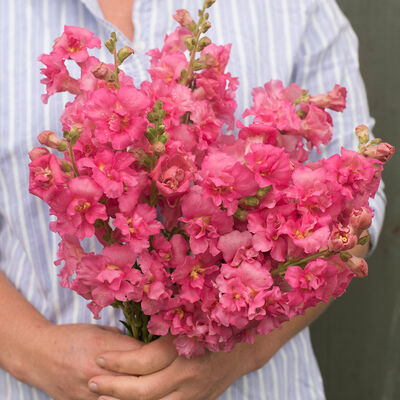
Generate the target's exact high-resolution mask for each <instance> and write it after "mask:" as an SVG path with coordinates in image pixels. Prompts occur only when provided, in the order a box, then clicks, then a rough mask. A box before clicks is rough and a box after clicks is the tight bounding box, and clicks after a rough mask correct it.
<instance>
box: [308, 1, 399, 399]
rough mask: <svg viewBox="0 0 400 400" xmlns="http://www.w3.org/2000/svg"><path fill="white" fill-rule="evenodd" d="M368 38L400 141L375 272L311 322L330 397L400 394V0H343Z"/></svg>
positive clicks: (366, 54) (379, 103)
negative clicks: (315, 320) (316, 319)
mask: <svg viewBox="0 0 400 400" xmlns="http://www.w3.org/2000/svg"><path fill="white" fill-rule="evenodd" d="M321 1H323V0H321ZM337 2H338V4H339V5H340V7H341V8H342V10H343V11H344V13H345V14H346V15H347V17H348V19H349V20H350V22H351V24H352V25H353V27H354V29H355V31H356V33H357V35H358V38H359V42H360V65H361V72H362V75H363V77H364V80H365V83H366V87H367V92H368V98H369V105H370V110H371V114H372V116H373V117H374V118H375V119H376V126H375V129H374V134H375V136H377V137H381V138H383V139H384V140H385V141H388V142H390V143H391V144H393V145H395V146H396V148H397V154H395V156H394V157H393V158H392V160H391V161H390V162H389V163H388V165H387V167H386V169H385V172H384V181H385V184H386V189H385V192H386V195H387V198H388V204H387V208H386V218H385V224H384V228H383V231H382V234H381V238H380V242H379V246H378V249H377V250H376V252H375V253H374V254H373V255H372V256H371V257H370V258H369V259H368V264H369V276H368V278H364V279H362V280H355V281H353V282H352V284H351V286H350V288H349V290H348V293H347V294H345V295H344V296H343V297H342V298H341V299H338V300H337V301H336V302H335V303H334V304H332V306H331V307H330V309H329V310H328V311H327V312H326V313H325V314H324V315H323V316H322V317H321V318H320V319H319V320H318V321H317V322H315V323H314V324H313V326H312V328H311V333H312V338H313V344H314V349H315V352H316V355H317V358H318V361H319V365H320V368H321V371H322V375H323V377H324V382H325V390H326V395H327V399H328V400H348V399H349V400H350V399H351V400H361V399H362V400H398V399H400V262H399V255H398V254H397V251H398V250H399V254H400V202H399V198H400V185H399V177H400V107H399V103H400V101H399V100H400V0H337Z"/></svg>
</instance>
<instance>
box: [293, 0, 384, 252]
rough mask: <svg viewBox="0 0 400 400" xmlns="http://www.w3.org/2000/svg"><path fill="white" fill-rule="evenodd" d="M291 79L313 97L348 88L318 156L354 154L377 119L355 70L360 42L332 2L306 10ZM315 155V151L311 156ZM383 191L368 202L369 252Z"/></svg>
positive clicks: (379, 225) (381, 215)
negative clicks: (363, 128)
mask: <svg viewBox="0 0 400 400" xmlns="http://www.w3.org/2000/svg"><path fill="white" fill-rule="evenodd" d="M292 77H293V81H294V82H297V83H299V84H300V86H302V87H304V88H306V89H308V90H309V92H310V93H312V94H316V93H323V92H326V91H328V90H331V89H332V88H333V87H334V85H335V84H336V83H337V84H339V85H341V86H344V87H346V88H347V90H348V93H347V108H346V109H345V111H344V112H343V113H336V112H332V114H331V115H332V117H333V123H334V134H333V139H332V141H331V142H330V143H329V144H328V145H327V146H326V147H324V148H323V149H322V156H323V157H329V156H331V155H332V154H335V153H338V152H340V149H341V147H345V148H347V149H352V150H356V149H357V145H358V139H357V137H356V136H355V134H354V130H355V127H356V126H357V125H360V124H365V125H367V126H368V127H369V129H370V131H372V128H373V127H374V124H375V120H374V119H373V118H372V117H371V116H370V112H369V107H368V100H367V95H366V91H365V85H364V82H363V79H362V77H361V73H360V69H359V58H358V39H357V36H356V34H355V33H354V30H353V28H352V27H351V25H350V23H349V21H348V19H347V18H346V17H345V15H344V14H343V12H342V11H341V10H340V8H339V6H338V5H337V3H336V1H335V0H324V1H321V0H315V1H312V3H311V4H310V6H309V7H308V9H307V18H306V24H305V27H304V34H303V38H302V41H301V46H300V48H299V51H298V53H297V58H296V61H295V66H294V70H293V75H292ZM317 157H318V155H317V154H316V153H315V152H313V153H312V155H311V158H312V159H315V158H317ZM383 189H384V185H383V182H382V183H381V185H380V188H379V190H378V192H377V194H376V195H375V198H374V199H371V200H370V206H371V207H372V209H373V210H374V212H375V216H374V218H373V222H372V225H371V227H370V228H369V233H370V235H371V250H370V253H369V254H371V253H372V252H373V250H375V248H376V245H377V243H378V238H379V234H380V231H381V228H382V224H383V219H384V214H385V205H386V197H385V194H384V191H383Z"/></svg>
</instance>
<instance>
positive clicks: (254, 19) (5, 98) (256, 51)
mask: <svg viewBox="0 0 400 400" xmlns="http://www.w3.org/2000/svg"><path fill="white" fill-rule="evenodd" d="M200 3H202V1H200V0H198V1H194V0H190V1H189V0H135V2H134V10H133V22H134V25H135V41H134V43H133V44H130V43H129V41H128V40H127V39H126V38H124V37H123V36H122V35H121V34H118V38H119V41H120V42H119V43H120V44H130V45H131V46H132V47H133V48H134V49H135V50H136V54H135V56H134V57H132V58H131V59H130V61H129V62H127V63H126V65H125V64H124V69H125V71H126V72H127V73H128V74H130V75H132V76H133V77H134V79H135V82H136V84H139V83H140V82H141V81H143V80H144V79H147V78H148V75H147V72H146V68H147V66H148V59H147V56H146V55H145V51H146V49H150V48H153V47H158V46H161V44H162V40H163V38H164V35H165V33H166V32H169V31H171V30H172V29H173V28H174V27H175V22H174V21H173V20H172V18H171V15H172V14H173V12H174V11H175V10H176V9H178V8H187V9H189V10H190V11H192V12H193V13H194V15H195V10H196V9H197V8H198V7H199V5H200ZM1 5H2V7H1V8H2V10H1V13H0V32H1V35H0V43H1V47H0V48H1V51H0V60H1V63H0V65H1V66H2V67H3V71H2V73H1V74H0V88H1V96H0V135H1V140H0V268H1V270H2V271H3V272H4V273H5V274H6V276H7V277H8V278H9V279H10V280H11V281H12V282H13V283H14V285H15V286H16V287H17V288H18V289H19V290H20V291H21V292H22V293H23V295H24V296H25V297H26V298H27V299H28V300H29V301H30V302H31V303H33V304H34V306H35V307H36V308H37V309H38V310H39V311H40V312H41V313H43V314H44V315H45V316H46V318H48V319H49V320H51V321H53V322H55V323H57V324H65V323H74V322H92V323H95V321H94V320H93V319H92V316H91V314H90V312H89V311H88V309H87V308H86V301H84V300H83V299H82V298H80V297H79V296H78V295H76V294H74V293H73V292H71V291H69V290H66V289H62V288H61V287H60V285H59V284H58V278H57V273H56V272H57V271H56V269H55V267H54V266H53V261H54V259H55V258H56V251H57V237H56V235H55V234H53V233H50V232H49V229H48V224H49V217H48V209H47V206H46V205H45V204H44V203H43V202H42V201H41V200H39V199H37V198H35V197H33V196H31V195H30V194H28V168H27V164H28V156H27V152H28V150H30V149H31V148H32V147H33V146H35V145H37V142H36V136H37V134H38V133H39V132H41V131H42V130H44V129H51V130H54V131H58V132H60V124H59V122H58V118H59V117H60V115H61V112H62V109H63V105H64V104H65V102H66V101H67V100H68V96H67V95H65V94H58V95H56V96H54V97H53V98H51V99H50V101H49V105H47V106H44V105H43V104H42V103H41V101H40V94H41V93H42V92H43V88H42V86H41V85H40V83H39V80H40V76H39V69H40V65H39V63H38V62H37V61H36V58H37V56H38V55H39V54H41V53H43V52H49V51H50V49H51V44H52V41H53V39H54V38H56V37H58V36H59V35H60V33H61V31H62V29H63V25H64V24H66V25H80V26H84V27H86V28H88V29H90V30H91V31H93V32H94V33H95V34H96V35H97V36H99V37H100V38H101V40H102V41H103V42H104V40H105V39H106V38H107V37H109V34H110V32H111V30H115V28H114V27H113V26H111V25H110V24H109V23H108V22H107V21H105V20H104V19H103V17H102V13H101V11H100V9H99V6H98V4H97V1H96V0H82V1H80V0H11V1H5V0H4V1H2V2H1ZM210 19H211V22H212V23H213V29H212V30H211V36H212V38H213V39H214V40H215V42H216V43H218V44H224V43H233V47H232V56H231V61H230V64H229V66H228V68H229V70H230V71H231V72H232V74H233V75H234V76H238V77H239V79H240V88H239V91H238V96H237V99H238V103H239V107H238V109H239V110H243V109H244V107H248V106H249V103H250V100H251V96H250V91H251V88H253V87H256V86H261V85H262V84H264V83H265V82H266V81H268V80H270V79H272V78H278V79H281V80H283V82H284V83H285V84H288V83H290V82H298V83H299V84H300V85H301V86H302V87H305V88H308V89H309V90H310V92H311V93H320V92H323V91H326V90H329V89H331V88H332V87H333V85H334V84H335V83H339V84H341V85H343V86H346V87H347V88H348V90H349V96H348V104H349V107H348V109H347V110H346V111H345V113H344V114H342V115H335V116H334V121H335V123H336V131H335V137H334V140H333V142H332V143H331V144H330V145H329V146H328V147H327V148H325V149H324V151H323V156H327V155H330V154H333V153H337V152H338V151H339V149H340V147H341V146H345V147H348V148H352V147H354V146H355V143H354V137H353V136H352V132H353V128H354V127H355V126H356V125H357V124H360V123H367V124H368V125H369V126H370V127H372V125H373V123H374V121H373V119H371V118H370V116H369V111H368V104H367V100H366V96H365V90H364V85H363V82H362V80H361V77H360V74H359V70H358V56H357V39H356V37H355V34H354V32H353V30H352V28H351V26H350V24H349V22H348V21H347V20H346V18H345V17H344V16H343V14H342V12H341V11H340V10H339V8H338V6H337V4H336V3H335V1H334V0H248V1H244V0H218V1H217V3H216V4H215V6H213V8H212V10H211V17H210ZM100 56H101V57H102V58H106V57H109V55H107V54H106V53H105V52H103V54H100ZM315 156H316V155H313V157H315ZM384 204H385V197H384V194H383V192H382V191H380V192H379V193H378V195H377V196H376V199H375V200H374V202H373V206H374V208H375V209H376V216H375V220H374V223H373V226H372V228H371V233H372V236H373V243H374V244H376V241H377V238H378V234H379V231H380V227H381V224H382V221H383V215H384ZM86 245H87V246H88V248H90V249H91V250H95V248H96V244H95V243H94V241H88V242H87V243H86ZM118 319H119V316H118V315H117V314H115V311H114V310H113V309H111V307H110V308H109V310H106V311H104V312H103V314H102V319H101V320H100V323H102V324H110V325H118ZM0 323H4V322H3V321H2V322H0ZM324 398H325V396H324V393H323V385H322V380H321V376H320V372H319V370H318V366H317V363H316V360H315V357H314V354H313V351H312V348H311V344H310V338H309V331H308V329H305V330H304V331H303V332H301V333H300V334H298V335H297V336H296V337H294V338H293V339H292V340H291V341H290V342H289V343H287V344H286V345H285V346H284V347H283V348H282V349H281V350H280V351H279V352H278V353H277V354H276V355H275V356H274V358H273V359H272V360H271V361H270V362H269V363H268V364H267V365H265V366H264V367H263V368H262V369H260V370H259V371H256V372H254V373H251V374H249V375H247V376H244V377H243V378H242V379H240V380H239V381H237V382H236V383H235V384H234V385H232V387H231V388H229V390H228V391H227V392H226V393H225V394H224V395H223V396H221V398H220V399H224V400H225V399H226V400H228V399H229V400H250V399H251V400H256V399H257V400H259V399H265V400H267V399H268V400H300V399H304V400H320V399H324ZM0 399H1V400H6V399H7V400H22V399H25V400H31V399H33V400H45V399H48V396H46V395H45V394H44V393H43V392H40V391H38V390H36V389H34V388H31V387H28V386H26V385H25V384H23V383H21V382H18V381H17V380H15V379H14V378H13V377H12V376H10V375H9V374H8V373H7V372H6V371H3V370H0Z"/></svg>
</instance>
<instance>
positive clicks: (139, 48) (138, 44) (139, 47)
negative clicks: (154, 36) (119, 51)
mask: <svg viewBox="0 0 400 400" xmlns="http://www.w3.org/2000/svg"><path fill="white" fill-rule="evenodd" d="M133 50H135V51H136V52H137V53H143V52H144V51H145V50H146V43H144V42H141V41H139V42H136V43H135V46H134V48H133Z"/></svg>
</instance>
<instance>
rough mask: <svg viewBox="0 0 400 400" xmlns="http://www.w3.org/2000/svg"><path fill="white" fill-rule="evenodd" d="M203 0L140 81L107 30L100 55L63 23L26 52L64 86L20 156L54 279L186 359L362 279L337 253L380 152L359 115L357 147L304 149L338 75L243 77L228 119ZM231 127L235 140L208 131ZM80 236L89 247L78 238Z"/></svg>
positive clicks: (318, 131) (365, 220) (363, 206)
mask: <svg viewBox="0 0 400 400" xmlns="http://www.w3.org/2000/svg"><path fill="white" fill-rule="evenodd" d="M213 2H214V1H212V0H206V1H205V2H204V6H203V8H202V9H201V10H200V11H199V19H198V21H197V22H196V21H194V20H193V19H192V17H191V16H190V15H189V13H188V12H187V11H185V10H178V11H177V13H176V15H175V16H174V18H175V19H176V21H177V22H178V23H179V26H178V27H177V28H176V29H175V31H174V32H173V33H171V34H170V35H167V36H166V37H165V41H164V46H163V48H162V49H161V50H158V49H154V50H150V51H149V52H148V53H147V54H148V55H149V57H150V68H149V74H150V77H151V80H149V81H145V82H143V83H142V84H141V86H140V88H139V87H136V86H135V85H134V82H133V80H132V79H131V77H129V76H127V75H126V74H125V73H124V72H123V71H122V70H121V69H120V68H121V65H122V63H123V62H124V61H125V60H127V59H128V57H129V56H131V55H132V53H133V50H132V49H130V48H129V47H123V48H122V49H119V50H118V49H117V39H116V36H115V34H112V35H111V38H110V39H109V40H108V41H107V42H106V43H105V46H106V47H107V49H108V50H109V51H110V53H111V54H112V55H113V59H114V62H113V63H112V64H105V63H103V62H101V61H100V60H98V59H97V58H96V57H94V56H92V55H89V53H88V49H91V48H93V47H100V40H99V39H98V38H96V37H94V36H93V34H92V33H91V32H89V31H88V30H87V29H85V28H77V27H71V26H66V27H65V30H64V32H63V33H62V35H61V37H59V38H58V39H56V41H55V43H54V46H53V50H52V52H51V53H50V54H43V55H41V56H40V57H39V60H40V61H41V62H42V63H43V64H44V65H45V67H44V68H43V69H42V73H43V75H44V76H45V78H44V79H43V80H42V82H43V83H44V84H45V85H46V94H44V95H43V96H42V100H43V101H44V102H45V103H46V102H47V100H48V98H49V96H51V95H53V94H54V93H56V92H62V91H68V92H70V93H72V94H73V95H75V98H74V100H73V101H71V102H69V103H67V105H66V106H65V109H64V111H63V114H62V116H61V123H62V127H63V137H62V138H60V137H58V136H57V135H56V134H55V133H54V132H51V131H44V132H42V133H40V135H39V142H40V143H41V144H42V145H44V146H45V147H36V148H34V149H33V150H32V151H31V152H30V158H31V160H32V161H31V163H30V165H29V168H30V192H31V193H33V194H34V195H36V196H38V197H40V198H41V199H43V200H44V201H45V202H46V203H47V204H48V205H49V207H50V214H51V215H52V216H54V219H53V221H52V222H51V223H50V229H51V230H52V231H53V232H56V233H58V234H59V235H60V237H61V242H60V245H59V252H58V260H57V261H56V265H57V266H60V267H61V270H60V277H61V282H60V283H61V285H62V286H63V287H66V288H70V289H72V290H74V291H76V292H77V293H78V294H80V295H81V296H83V297H84V298H85V299H87V300H89V301H90V303H89V305H88V307H89V308H90V310H91V311H92V312H93V314H94V316H95V318H99V312H100V311H101V310H102V309H103V308H104V307H107V306H113V307H117V308H120V309H122V310H123V312H124V314H125V317H126V321H125V322H124V324H125V326H126V327H127V330H128V332H129V334H131V335H132V336H134V337H136V338H138V339H141V340H143V341H145V342H148V341H150V340H152V339H154V338H156V337H157V336H160V335H166V334H168V333H169V334H172V335H174V336H175V341H174V343H175V345H176V347H177V349H178V352H179V353H180V354H184V355H185V356H187V357H190V356H194V355H198V354H202V353H204V351H205V350H206V349H207V350H210V351H229V350H231V349H232V347H233V346H234V345H235V344H236V343H238V342H243V341H245V342H249V343H252V342H253V341H254V338H255V336H256V335H258V334H262V335H265V334H267V333H269V332H270V331H271V330H273V329H275V328H278V327H279V326H280V325H281V324H282V323H283V322H285V321H287V320H289V319H290V318H292V317H294V316H296V315H298V314H302V313H303V312H304V311H305V310H306V309H307V308H308V307H312V306H315V305H316V304H317V303H318V302H321V301H323V302H328V301H329V299H331V298H336V297H338V296H340V295H342V294H343V293H344V291H345V290H346V288H347V286H348V285H349V283H350V281H351V279H352V278H353V277H355V276H356V277H363V276H365V275H367V264H366V262H365V261H364V260H363V259H360V258H357V257H354V256H352V255H351V254H350V253H349V250H351V249H352V248H353V247H355V246H356V245H357V244H365V243H367V242H368V234H367V233H366V230H367V229H368V227H369V226H370V224H371V219H372V216H373V211H372V210H371V208H370V207H369V205H368V200H369V198H371V197H373V196H374V195H375V193H376V191H377V189H378V186H379V182H380V177H381V172H382V167H383V164H384V162H385V161H387V160H388V159H389V158H390V156H391V155H392V153H393V147H391V146H390V145H388V144H386V143H381V142H380V141H379V140H372V141H370V140H369V135H368V129H367V128H366V127H365V126H359V127H358V128H357V129H356V134H357V136H358V138H359V142H360V145H359V151H358V152H356V151H351V150H346V149H342V150H341V154H340V155H339V154H337V155H334V156H332V157H330V158H327V159H321V160H319V161H317V162H310V161H308V150H311V149H312V148H317V149H319V147H320V146H321V145H325V144H327V143H328V142H329V141H330V139H331V138H332V129H333V127H332V118H331V116H330V114H329V113H328V112H327V111H326V109H330V110H334V111H337V112H341V111H343V109H344V108H345V98H346V89H345V88H343V87H341V86H339V85H336V86H335V87H334V88H333V89H332V90H331V91H330V92H328V93H325V94H319V95H310V94H308V92H307V91H306V90H304V89H302V88H300V87H299V86H298V85H297V84H292V85H290V86H288V87H284V86H283V84H282V82H280V81H276V80H275V81H270V82H268V83H266V84H265V85H264V86H263V87H260V88H255V89H253V92H252V95H253V105H252V106H251V108H250V109H248V110H245V111H244V113H243V116H252V117H253V118H252V123H251V124H249V125H248V126H245V125H243V124H242V123H241V122H239V121H237V122H236V123H235V118H234V112H235V110H236V102H235V90H236V88H237V86H238V79H237V78H235V77H233V76H231V74H230V73H228V72H226V66H227V63H228V60H229V53H230V48H231V46H230V45H224V46H220V45H216V44H213V43H211V41H210V39H209V38H208V37H206V36H204V35H203V34H204V33H205V32H206V31H207V30H208V29H209V28H210V22H209V20H208V13H207V9H208V8H209V7H210V6H211V5H212V3H213ZM66 60H74V61H75V62H76V64H77V65H78V66H79V67H80V70H81V76H80V78H79V79H75V78H73V77H71V76H70V74H69V72H68V70H67V68H66V66H65V61H66ZM235 126H236V127H237V128H238V136H237V137H235V136H233V135H224V134H222V132H223V130H224V129H225V130H226V128H227V129H233V128H234V127H235ZM48 148H50V149H54V150H57V151H58V153H55V152H53V151H49V149H48ZM56 154H57V155H56ZM92 236H95V237H96V238H97V240H98V242H99V243H100V244H101V245H102V252H101V253H100V254H95V253H87V252H85V251H84V249H83V248H82V246H81V241H82V240H84V239H85V238H89V237H92Z"/></svg>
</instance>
